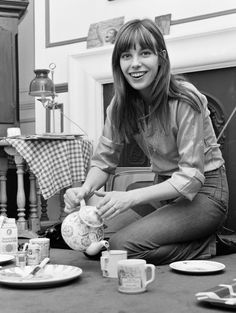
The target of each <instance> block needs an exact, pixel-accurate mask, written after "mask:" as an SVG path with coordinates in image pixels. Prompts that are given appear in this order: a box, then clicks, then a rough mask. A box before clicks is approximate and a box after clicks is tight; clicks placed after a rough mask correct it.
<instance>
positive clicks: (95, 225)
mask: <svg viewBox="0 0 236 313" xmlns="http://www.w3.org/2000/svg"><path fill="white" fill-rule="evenodd" d="M61 234H62V237H63V239H64V241H65V242H66V243H67V245H68V246H69V247H70V248H71V249H73V250H78V251H82V252H86V253H87V254H88V255H95V254H97V253H98V252H99V251H101V250H102V248H103V247H105V248H109V243H108V241H106V240H103V239H104V221H103V219H102V218H101V217H100V216H99V215H98V210H97V208H96V207H95V206H88V205H86V204H85V202H84V200H82V201H81V202H80V208H79V210H77V211H74V212H72V213H70V214H69V215H67V216H66V217H65V219H64V221H63V222H62V225H61Z"/></svg>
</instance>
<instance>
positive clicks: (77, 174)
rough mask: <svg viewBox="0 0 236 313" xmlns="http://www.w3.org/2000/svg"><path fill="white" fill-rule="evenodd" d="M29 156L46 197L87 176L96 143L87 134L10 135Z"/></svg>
mask: <svg viewBox="0 0 236 313" xmlns="http://www.w3.org/2000/svg"><path fill="white" fill-rule="evenodd" d="M6 141H7V142H8V143H9V144H10V145H11V146H13V147H14V148H15V149H16V150H17V152H18V153H19V154H20V155H21V156H22V157H23V158H24V159H25V161H26V163H27V165H28V166H29V168H30V170H31V171H32V173H33V174H34V175H35V177H36V178H37V180H38V185H39V188H40V190H41V193H42V196H43V197H44V199H45V200H46V199H49V198H50V197H52V196H53V195H54V194H55V193H56V192H58V191H60V190H62V189H63V188H66V187H69V186H71V185H72V184H73V183H76V182H83V181H84V180H85V177H86V174H87V170H88V167H89V162H90V156H91V153H92V144H91V142H90V141H89V140H86V139H84V138H75V139H69V140H67V139H65V140H54V139H49V140H45V139H43V140H41V139H39V140H22V139H10V138H6Z"/></svg>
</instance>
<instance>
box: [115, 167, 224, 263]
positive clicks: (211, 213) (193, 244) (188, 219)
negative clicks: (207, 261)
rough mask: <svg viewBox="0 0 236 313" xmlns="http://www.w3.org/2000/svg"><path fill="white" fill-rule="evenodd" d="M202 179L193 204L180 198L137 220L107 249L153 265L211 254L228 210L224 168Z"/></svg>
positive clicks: (119, 234)
mask: <svg viewBox="0 0 236 313" xmlns="http://www.w3.org/2000/svg"><path fill="white" fill-rule="evenodd" d="M205 178H206V179H205V183H204V185H203V186H202V187H201V189H200V191H199V192H198V194H197V195H196V196H195V198H194V199H193V201H190V200H188V199H185V198H183V197H181V198H178V199H176V200H174V201H170V202H169V203H168V204H165V205H164V206H161V207H160V208H158V209H154V210H153V212H151V213H149V214H147V215H146V216H144V217H140V218H139V219H138V220H136V221H134V222H133V223H131V224H129V225H128V226H125V227H124V228H122V229H121V230H119V231H118V232H116V233H115V234H114V235H112V236H111V238H110V247H111V249H124V250H127V251H128V257H129V258H142V259H145V260H146V261H147V262H149V263H152V264H155V265H158V264H167V263H170V262H173V261H177V260H183V259H197V258H198V259H204V258H210V257H211V256H213V255H215V234H216V233H217V232H218V231H219V229H220V228H221V227H222V225H223V223H224V221H225V219H226V216H227V211H228V183H227V178H226V173H225V167H224V166H222V167H220V168H219V169H217V170H213V171H210V172H206V173H205Z"/></svg>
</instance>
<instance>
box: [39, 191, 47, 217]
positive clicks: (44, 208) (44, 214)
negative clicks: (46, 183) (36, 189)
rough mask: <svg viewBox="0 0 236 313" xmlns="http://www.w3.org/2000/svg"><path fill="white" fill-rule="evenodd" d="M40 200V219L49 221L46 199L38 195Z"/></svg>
mask: <svg viewBox="0 0 236 313" xmlns="http://www.w3.org/2000/svg"><path fill="white" fill-rule="evenodd" d="M40 200H41V208H42V209H41V216H40V221H41V222H45V221H49V217H48V213H47V207H48V201H47V200H45V199H44V197H43V196H42V195H40Z"/></svg>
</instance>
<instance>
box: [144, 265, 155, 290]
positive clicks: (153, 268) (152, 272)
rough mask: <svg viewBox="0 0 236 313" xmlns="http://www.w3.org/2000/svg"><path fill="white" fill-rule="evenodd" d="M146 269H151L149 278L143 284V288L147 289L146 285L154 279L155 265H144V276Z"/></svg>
mask: <svg viewBox="0 0 236 313" xmlns="http://www.w3.org/2000/svg"><path fill="white" fill-rule="evenodd" d="M148 268H150V269H151V278H150V279H149V280H147V281H146V283H145V288H146V287H147V285H148V284H150V283H151V282H153V281H154V279H155V270H156V267H155V265H153V264H145V271H146V275H147V271H148Z"/></svg>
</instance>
